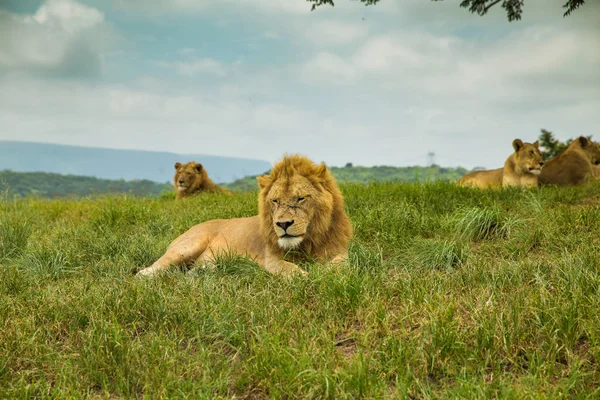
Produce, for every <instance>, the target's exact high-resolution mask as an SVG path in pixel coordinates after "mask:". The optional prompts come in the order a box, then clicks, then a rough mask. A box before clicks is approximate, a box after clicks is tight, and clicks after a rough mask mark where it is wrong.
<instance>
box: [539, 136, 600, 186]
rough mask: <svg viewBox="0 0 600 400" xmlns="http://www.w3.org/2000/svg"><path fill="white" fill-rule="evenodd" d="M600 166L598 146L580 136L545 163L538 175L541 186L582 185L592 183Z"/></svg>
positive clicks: (599, 149)
mask: <svg viewBox="0 0 600 400" xmlns="http://www.w3.org/2000/svg"><path fill="white" fill-rule="evenodd" d="M597 165H600V146H598V145H597V144H596V143H594V142H592V141H590V140H588V139H587V138H586V137H583V136H580V137H578V138H577V139H575V140H573V141H572V142H571V144H569V147H567V148H566V149H565V151H563V152H562V153H560V154H559V155H557V156H556V157H554V158H552V159H551V160H549V161H548V162H547V163H546V166H545V167H544V169H543V170H542V174H541V175H540V183H541V184H543V185H551V184H554V185H582V184H584V183H587V182H593V181H594V180H595V179H594V178H595V174H596V173H597V170H595V166H597Z"/></svg>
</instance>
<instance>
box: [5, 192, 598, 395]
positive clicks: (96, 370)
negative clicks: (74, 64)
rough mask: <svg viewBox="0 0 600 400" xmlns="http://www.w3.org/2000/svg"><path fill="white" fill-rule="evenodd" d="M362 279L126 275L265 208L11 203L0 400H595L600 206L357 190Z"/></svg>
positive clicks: (514, 196)
mask: <svg viewBox="0 0 600 400" xmlns="http://www.w3.org/2000/svg"><path fill="white" fill-rule="evenodd" d="M342 190H343V192H344V195H345V198H346V207H347V211H348V213H349V215H350V217H351V219H352V222H353V225H354V228H355V237H354V239H353V241H352V243H351V246H350V260H349V265H348V266H346V267H344V268H341V269H336V268H328V267H326V266H323V265H319V264H316V263H308V264H306V265H302V267H303V268H306V269H307V270H308V271H309V275H308V276H305V277H296V278H293V279H291V280H286V279H283V278H280V277H277V276H272V275H270V274H268V273H266V272H264V271H262V270H261V269H260V268H259V267H258V266H257V265H256V264H255V263H253V262H252V261H250V260H247V259H244V258H242V257H239V256H237V255H235V254H223V255H220V256H219V258H218V259H217V262H216V265H215V266H214V267H211V268H195V269H194V268H192V269H190V270H174V271H172V272H170V273H167V274H165V275H164V276H162V277H160V278H156V279H139V278H137V277H135V276H132V275H131V270H132V268H134V267H140V266H144V265H148V264H150V263H152V262H153V261H154V260H155V259H156V258H158V257H159V256H160V255H161V254H162V253H163V251H164V250H165V248H166V246H167V245H168V244H169V243H170V242H171V240H173V239H174V238H175V237H177V236H178V235H180V234H181V233H183V232H184V231H185V230H187V229H188V228H189V227H191V226H192V225H193V224H196V223H199V222H202V221H206V220H209V219H213V218H231V217H243V216H250V215H254V214H255V213H256V193H246V194H239V195H236V196H234V197H230V196H225V195H210V194H209V195H200V196H197V197H194V198H190V199H187V200H185V201H174V200H173V199H171V198H168V197H166V196H163V197H162V198H134V197H126V196H123V197H104V198H99V199H94V200H91V199H82V200H41V199H34V198H32V199H23V200H18V201H13V200H12V199H11V198H10V196H8V195H7V196H5V197H4V200H3V201H2V202H1V203H0V207H1V208H0V221H1V225H0V240H1V242H0V256H1V258H0V321H1V323H0V355H1V356H0V398H46V397H51V398H70V397H75V398H78V397H95V398H132V397H148V398H180V397H188V398H232V397H236V398H331V399H334V398H335V399H344V398H474V399H479V398H515V399H521V398H549V399H556V398H590V399H592V398H598V397H599V396H600V390H599V389H598V388H599V387H600V373H599V372H598V371H599V368H598V360H600V324H599V323H598V310H599V309H600V293H599V287H600V257H599V250H598V248H600V236H599V235H598V233H599V232H600V207H599V204H600V187H588V188H562V189H559V188H543V189H539V190H531V191H521V190H499V191H480V190H473V189H465V188H457V187H455V186H453V185H452V184H447V183H430V184H395V183H385V184H371V185H368V186H363V185H354V184H351V185H342Z"/></svg>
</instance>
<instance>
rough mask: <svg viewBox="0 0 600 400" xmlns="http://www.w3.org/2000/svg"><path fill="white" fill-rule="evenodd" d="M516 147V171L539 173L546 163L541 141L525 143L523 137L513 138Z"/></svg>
mask: <svg viewBox="0 0 600 400" xmlns="http://www.w3.org/2000/svg"><path fill="white" fill-rule="evenodd" d="M513 148H514V149H515V157H514V162H515V172H520V173H523V174H533V175H539V174H540V172H541V169H542V166H543V165H544V158H543V157H542V153H541V152H540V142H539V141H536V142H535V143H523V141H522V140H521V139H515V140H513Z"/></svg>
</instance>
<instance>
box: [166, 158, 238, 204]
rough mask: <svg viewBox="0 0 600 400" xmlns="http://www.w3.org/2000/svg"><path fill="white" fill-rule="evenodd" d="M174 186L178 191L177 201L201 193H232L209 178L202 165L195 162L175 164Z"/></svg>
mask: <svg viewBox="0 0 600 400" xmlns="http://www.w3.org/2000/svg"><path fill="white" fill-rule="evenodd" d="M173 186H175V190H176V191H177V195H176V198H177V199H183V198H185V197H188V196H192V195H194V194H196V193H200V192H209V193H218V192H226V193H229V194H231V193H232V192H231V191H230V190H227V189H224V188H222V187H221V186H219V185H217V184H216V183H214V182H213V181H212V180H211V179H210V178H209V177H208V173H207V172H206V169H205V168H204V167H203V166H202V164H199V163H197V162H194V161H190V162H189V163H186V164H181V163H175V175H174V176H173Z"/></svg>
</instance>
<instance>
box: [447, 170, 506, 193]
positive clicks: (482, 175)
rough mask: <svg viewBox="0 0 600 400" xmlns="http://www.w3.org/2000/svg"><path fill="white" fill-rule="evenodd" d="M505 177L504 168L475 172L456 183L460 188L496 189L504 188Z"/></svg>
mask: <svg viewBox="0 0 600 400" xmlns="http://www.w3.org/2000/svg"><path fill="white" fill-rule="evenodd" d="M503 176H504V168H497V169H491V170H485V171H473V172H469V173H468V174H466V175H465V176H463V177H462V178H460V179H459V180H458V181H457V182H456V183H457V184H458V185H459V186H471V187H478V188H480V189H486V188H494V189H496V188H500V187H502V177H503Z"/></svg>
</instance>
